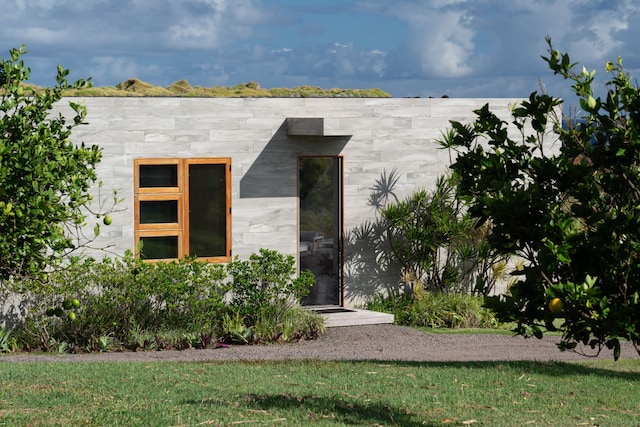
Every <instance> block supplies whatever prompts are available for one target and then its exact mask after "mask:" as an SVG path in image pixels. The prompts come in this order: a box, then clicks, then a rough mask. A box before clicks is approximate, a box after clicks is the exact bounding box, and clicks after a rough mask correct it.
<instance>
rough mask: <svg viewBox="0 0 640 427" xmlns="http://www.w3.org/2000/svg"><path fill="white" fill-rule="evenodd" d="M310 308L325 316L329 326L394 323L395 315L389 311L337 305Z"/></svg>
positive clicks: (326, 323)
mask: <svg viewBox="0 0 640 427" xmlns="http://www.w3.org/2000/svg"><path fill="white" fill-rule="evenodd" d="M309 309H310V310H313V311H316V312H318V313H320V315H322V317H324V321H325V325H326V326H327V328H334V327H338V326H357V325H377V324H381V323H393V322H394V316H393V314H389V313H380V312H378V311H369V310H362V309H358V308H344V307H337V306H314V307H309Z"/></svg>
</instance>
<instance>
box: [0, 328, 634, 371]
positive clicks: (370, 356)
mask: <svg viewBox="0 0 640 427" xmlns="http://www.w3.org/2000/svg"><path fill="white" fill-rule="evenodd" d="M557 341H558V339H557V337H549V338H544V339H542V340H538V339H535V338H529V339H524V338H522V337H512V336H509V335H491V334H490V335H460V334H445V335H441V334H427V333H423V332H420V331H417V330H415V329H412V328H408V327H402V326H395V325H367V326H349V327H341V328H330V329H328V330H327V333H326V334H325V335H323V336H322V337H320V338H319V339H318V340H314V341H305V342H300V343H295V344H284V345H268V346H231V347H229V348H218V349H207V350H188V351H149V352H129V353H101V354H80V355H70V354H60V355H57V354H56V355H33V354H17V355H8V356H0V363H1V362H12V361H15V362H64V361H69V362H71V361H72V362H79V361H108V362H119V361H143V362H147V361H148V362H152V361H184V362H198V361H238V360H242V361H259V360H290V359H316V360H389V361H391V360H405V361H425V362H431V361H438V362H447V361H452V362H453V361H515V360H538V361H550V360H558V361H568V360H586V359H587V358H585V357H584V356H581V355H579V354H576V353H574V352H560V351H559V350H558V348H557V347H556V342H557ZM586 351H588V352H589V354H593V351H592V350H590V349H587V350H586ZM621 357H622V358H634V359H638V358H640V356H638V354H637V352H636V351H635V349H634V348H633V346H631V345H630V344H628V343H624V345H623V348H622V354H621ZM599 358H609V359H612V358H613V356H612V353H611V352H610V351H608V350H604V351H603V352H602V354H601V355H600V356H599Z"/></svg>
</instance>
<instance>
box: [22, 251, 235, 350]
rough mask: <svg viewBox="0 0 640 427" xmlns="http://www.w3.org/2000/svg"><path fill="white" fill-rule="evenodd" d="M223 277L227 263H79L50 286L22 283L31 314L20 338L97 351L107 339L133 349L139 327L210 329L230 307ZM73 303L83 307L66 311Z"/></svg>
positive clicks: (32, 343) (39, 344)
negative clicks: (226, 306)
mask: <svg viewBox="0 0 640 427" xmlns="http://www.w3.org/2000/svg"><path fill="white" fill-rule="evenodd" d="M225 277H226V276H225V272H224V267H223V266H222V265H218V264H208V263H200V262H197V261H194V260H190V259H187V260H180V261H177V262H171V263H157V264H147V263H143V262H141V261H139V260H136V259H134V258H133V256H132V254H131V253H127V254H126V255H125V257H124V258H122V259H109V258H105V259H103V260H102V261H99V262H98V261H95V260H93V259H91V258H89V259H85V260H82V261H80V260H76V261H75V262H72V263H71V264H70V265H69V266H68V267H67V268H66V269H64V270H60V271H57V272H54V273H52V274H51V275H50V277H49V280H48V281H47V282H45V283H41V282H37V281H30V282H22V290H23V291H26V293H23V295H24V296H25V301H24V304H26V305H28V310H27V311H28V315H27V317H26V319H25V323H24V325H23V327H22V328H21V332H20V337H21V339H22V340H23V342H24V344H25V345H26V347H27V348H31V347H41V348H42V347H45V348H46V347H47V342H48V341H50V340H51V339H52V338H53V339H55V340H57V341H65V342H68V343H72V344H74V345H76V346H79V348H86V349H89V350H91V349H92V348H93V347H94V345H93V344H95V342H96V339H97V338H99V337H102V336H107V337H111V338H113V339H114V340H115V341H117V342H119V343H121V344H123V345H128V344H129V343H130V340H129V337H130V333H131V331H133V330H139V331H159V330H185V331H189V332H196V331H202V330H208V329H212V328H213V327H214V325H215V324H217V323H218V321H219V316H221V314H222V310H223V308H224V302H223V297H224V292H225V289H226V288H225V285H224V284H223V280H224V278H225ZM72 298H75V299H78V301H79V302H80V304H81V305H80V307H77V308H67V310H66V311H64V309H65V308H66V307H64V301H69V300H70V299H72ZM52 309H54V310H52ZM61 310H63V311H64V312H63V313H60V311H61ZM56 311H57V314H58V315H53V316H52V315H50V314H52V313H56ZM71 312H74V314H75V313H76V312H77V316H76V319H75V320H74V321H71V320H70V319H69V318H68V313H71ZM48 314H49V315H48Z"/></svg>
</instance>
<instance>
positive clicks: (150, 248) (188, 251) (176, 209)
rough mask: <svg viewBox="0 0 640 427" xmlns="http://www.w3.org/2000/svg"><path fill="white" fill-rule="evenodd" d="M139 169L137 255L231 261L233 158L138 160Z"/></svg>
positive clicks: (136, 197)
mask: <svg viewBox="0 0 640 427" xmlns="http://www.w3.org/2000/svg"><path fill="white" fill-rule="evenodd" d="M134 167H135V170H134V180H135V185H134V203H135V208H134V210H135V212H134V215H135V239H136V247H138V245H139V243H140V242H142V250H141V253H140V254H137V255H138V256H140V257H141V258H143V259H148V260H161V259H176V258H182V257H185V256H195V257H197V258H199V259H204V260H209V261H221V262H224V261H228V260H229V259H230V258H231V159H226V158H224V159H220V158H213V159H208V158H202V159H136V160H134Z"/></svg>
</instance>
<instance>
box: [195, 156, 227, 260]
mask: <svg viewBox="0 0 640 427" xmlns="http://www.w3.org/2000/svg"><path fill="white" fill-rule="evenodd" d="M226 238H227V206H226V165H225V164H214V165H207V164H193V165H189V255H191V256H197V257H202V258H205V257H216V256H226V255H227V254H226V247H227V241H226Z"/></svg>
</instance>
